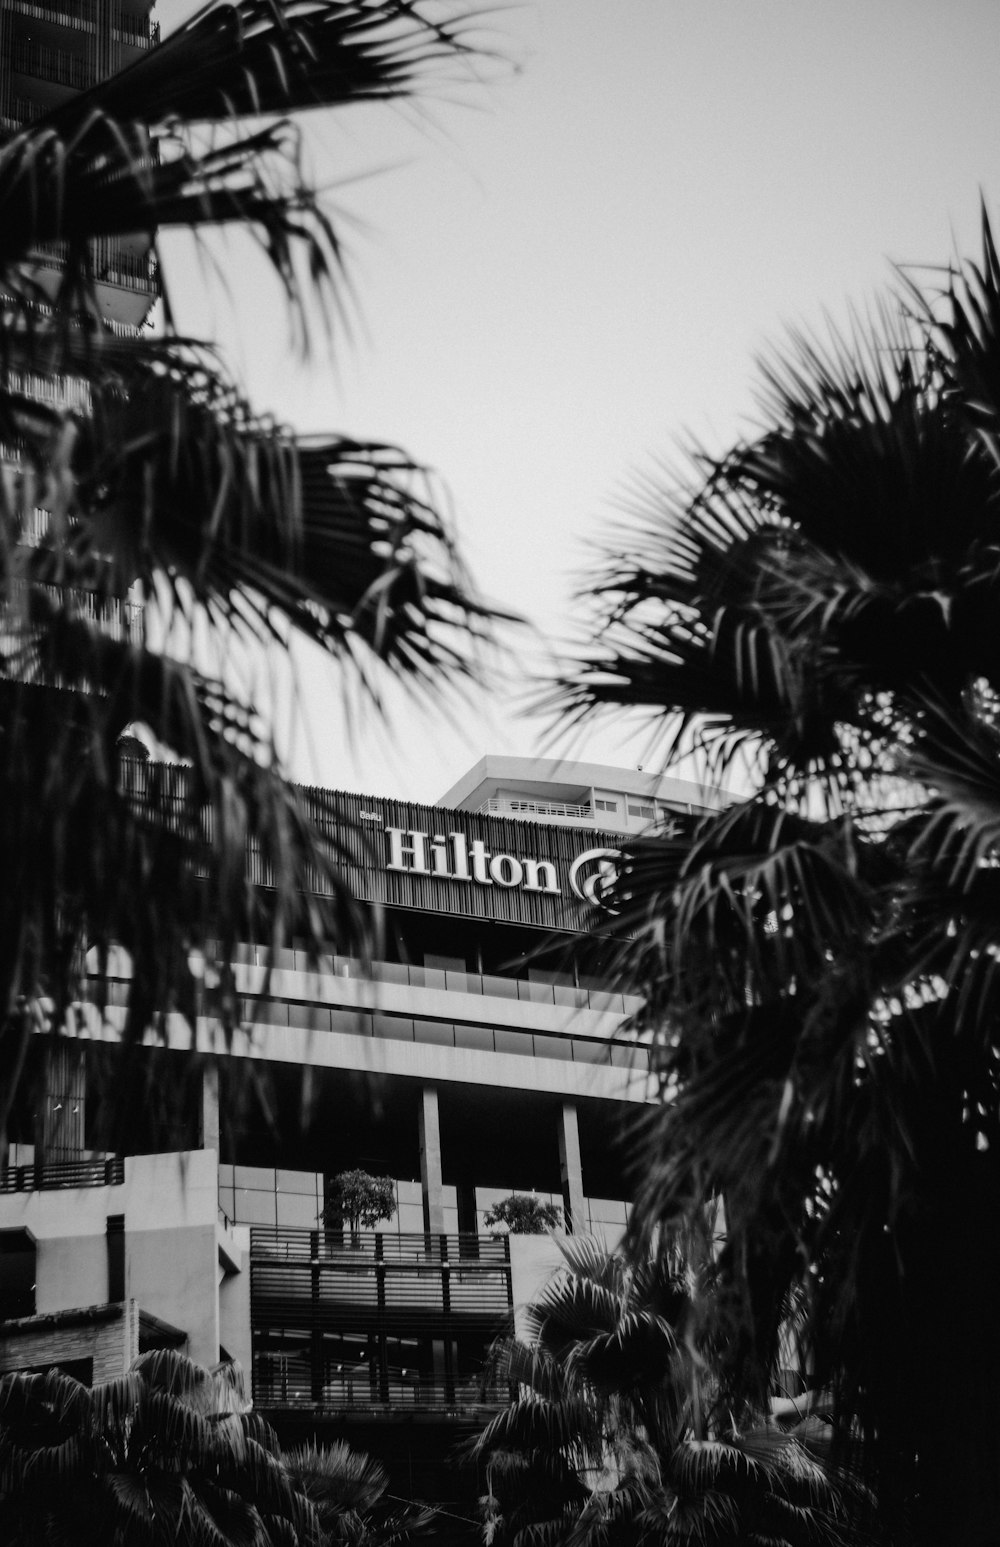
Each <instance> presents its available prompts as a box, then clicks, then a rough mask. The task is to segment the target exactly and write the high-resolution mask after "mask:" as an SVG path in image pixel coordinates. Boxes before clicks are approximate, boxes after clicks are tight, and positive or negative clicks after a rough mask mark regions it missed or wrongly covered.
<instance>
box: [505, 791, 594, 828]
mask: <svg viewBox="0 0 1000 1547" xmlns="http://www.w3.org/2000/svg"><path fill="white" fill-rule="evenodd" d="M476 810H477V812H478V813H479V814H480V815H481V816H486V815H489V816H519V817H542V818H545V817H552V816H555V817H567V818H569V819H570V820H571V821H574V822H590V821H591V820H592V819H593V808H592V807H591V805H590V803H589V802H588V803H587V804H586V805H577V804H575V803H574V802H573V801H569V800H524V799H522V798H521V797H520V796H518V797H516V798H514V797H504V798H503V799H498V798H497V797H496V796H491V797H490V799H489V800H484V801H483V803H482V805H481V806H477V807H476Z"/></svg>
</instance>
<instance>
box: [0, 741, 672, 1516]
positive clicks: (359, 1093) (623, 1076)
mask: <svg viewBox="0 0 1000 1547" xmlns="http://www.w3.org/2000/svg"><path fill="white" fill-rule="evenodd" d="M487 762H488V763H489V765H490V767H491V768H492V770H493V772H494V773H496V772H498V770H500V769H501V765H502V776H503V777H502V786H501V788H502V794H498V793H496V792H493V791H492V787H491V792H490V793H488V794H486V795H485V796H484V797H483V799H480V798H479V796H480V794H481V786H482V779H481V777H480V774H481V769H479V770H472V771H471V773H470V774H469V775H468V776H466V778H465V779H464V780H462V781H460V784H459V785H458V786H456V787H455V788H456V789H458V790H461V791H466V792H467V793H466V794H465V795H462V796H461V797H460V798H461V799H462V800H463V801H465V804H464V805H457V804H453V803H452V804H449V805H440V806H423V805H416V804H413V803H410V802H403V801H397V800H391V799H385V798H383V797H375V796H366V795H345V796H343V797H341V809H342V811H343V813H344V817H345V819H348V820H349V821H350V823H351V824H352V825H353V826H354V827H355V828H356V829H359V830H361V831H362V832H364V833H365V834H367V841H366V842H365V843H363V844H358V843H355V844H354V847H353V857H352V859H351V860H350V862H349V864H348V880H349V882H350V884H351V886H352V888H353V890H354V892H355V893H356V895H358V896H359V897H362V898H364V899H366V900H368V901H369V902H372V903H375V904H378V905H380V907H381V909H382V916H383V919H384V930H383V940H384V944H383V947H382V950H381V954H380V958H379V959H378V960H375V961H370V962H360V961H357V960H353V959H351V958H350V957H348V956H345V955H340V954H337V953H336V951H335V950H331V952H330V954H329V955H327V956H324V957H322V958H321V959H319V960H316V959H314V958H311V957H310V956H309V954H308V953H307V952H306V951H305V950H299V949H297V948H295V947H294V945H293V946H292V947H291V948H290V949H288V950H287V951H285V952H282V953H279V954H278V958H277V960H274V961H271V962H270V963H269V964H266V963H265V961H264V960H263V959H262V958H261V957H259V956H258V953H257V952H256V950H255V949H254V948H253V947H252V946H247V947H245V948H243V949H241V950H240V951H238V952H237V954H236V959H235V961H234V962H233V964H232V969H233V973H234V976H235V987H236V990H237V992H238V994H239V995H240V997H241V1010H242V1016H241V1020H242V1029H241V1030H240V1031H239V1032H237V1033H236V1034H235V1035H234V1036H233V1037H232V1038H231V1039H228V1040H227V1038H226V1037H225V1036H224V1035H223V1033H222V1031H221V1028H220V1027H219V1025H218V1023H217V1022H215V1021H213V1020H212V1019H211V1017H210V1016H208V1015H207V1014H205V1015H202V1016H200V1017H199V1019H198V1024H197V1027H196V1047H197V1051H196V1054H195V1056H194V1057H192V1055H191V1053H190V1052H188V1051H182V1049H184V1048H185V1047H186V1046H189V1045H190V1040H191V1036H190V1030H189V1028H188V1027H187V1026H186V1025H184V1024H182V1023H181V1022H180V1021H179V1020H178V1021H177V1022H176V1024H170V1025H168V1026H167V1028H166V1029H167V1036H168V1042H169V1043H170V1044H171V1045H172V1046H173V1047H174V1048H175V1049H176V1050H175V1051H170V1050H166V1049H161V1050H154V1049H152V1048H150V1049H149V1050H148V1051H147V1052H146V1054H145V1055H144V1056H145V1068H146V1071H147V1076H148V1077H147V1078H146V1083H145V1084H144V1086H143V1087H142V1094H141V1096H139V1097H137V1098H136V1099H135V1100H134V1102H133V1103H132V1105H131V1106H130V1107H129V1109H127V1110H126V1111H124V1112H119V1114H118V1117H119V1123H118V1129H117V1132H118V1142H117V1145H116V1147H115V1149H114V1152H112V1153H109V1152H108V1150H107V1148H106V1146H100V1147H99V1145H98V1140H97V1134H98V1132H99V1125H98V1119H99V1115H100V1113H99V1110H98V1107H99V1105H100V1102H101V1100H102V1091H103V1090H104V1089H105V1088H106V1086H105V1085H102V1077H103V1078H104V1079H106V1077H107V1071H108V1070H109V1069H111V1070H113V1069H114V1067H115V1058H116V1050H115V1048H114V1046H113V1038H114V1029H115V1026H116V1025H121V1020H122V1016H123V1013H124V1012H123V1009H122V1008H117V1007H116V1002H117V1004H121V1003H122V1002H123V1000H124V996H125V993H126V991H127V986H128V971H129V967H128V962H127V961H126V960H125V959H124V958H122V959H121V960H119V961H118V962H115V963H113V964H112V974H111V975H112V982H111V1003H110V1006H109V1008H108V1010H107V1012H106V1015H105V1017H104V1019H103V1021H102V1017H101V1015H100V1014H99V1013H98V1011H97V1008H96V1006H92V1005H91V1006H88V1005H85V1004H84V1005H81V1006H80V1007H79V1008H78V1010H77V1014H76V1029H77V1031H78V1033H79V1041H78V1042H77V1043H76V1044H75V1050H77V1051H82V1052H83V1054H84V1064H85V1068H86V1079H85V1080H84V1081H83V1082H82V1083H79V1082H78V1083H77V1085H76V1086H75V1087H74V1088H72V1089H71V1088H69V1087H67V1090H66V1091H65V1092H59V1091H56V1090H54V1089H53V1088H52V1082H51V1081H50V1082H49V1083H48V1085H47V1086H46V1085H45V1083H44V1082H43V1083H42V1085H41V1086H36V1090H37V1091H38V1098H37V1099H38V1100H40V1101H42V1102H49V1103H51V1104H52V1105H53V1106H56V1105H59V1106H60V1107H65V1106H66V1105H69V1106H71V1107H75V1108H76V1111H75V1112H74V1113H73V1117H72V1121H73V1125H74V1131H75V1133H76V1134H77V1135H78V1141H79V1151H78V1153H77V1155H76V1156H75V1158H74V1159H73V1160H72V1162H70V1161H64V1162H63V1164H61V1165H51V1164H42V1165H38V1166H36V1165H35V1151H34V1149H33V1147H32V1145H33V1135H34V1134H36V1133H37V1132H38V1131H39V1125H40V1124H41V1125H42V1126H44V1123H45V1121H46V1120H47V1117H48V1115H47V1114H46V1113H40V1112H39V1111H37V1110H33V1109H32V1104H31V1102H30V1101H29V1100H28V1098H27V1090H28V1087H27V1086H26V1087H25V1091H26V1095H25V1100H24V1101H23V1102H22V1104H21V1106H20V1108H19V1110H18V1112H17V1113H16V1114H15V1119H14V1124H13V1127H12V1131H11V1138H12V1140H13V1142H12V1144H11V1150H10V1163H9V1165H8V1168H7V1171H6V1173H5V1176H4V1179H3V1193H2V1194H0V1307H2V1309H3V1310H4V1311H5V1314H6V1322H5V1324H4V1325H2V1326H0V1369H3V1368H12V1367H18V1366H20V1367H22V1368H23V1367H28V1366H31V1367H39V1366H43V1365H45V1364H47V1363H62V1362H66V1361H71V1362H72V1361H75V1363H74V1364H73V1365H72V1367H73V1368H75V1369H76V1370H78V1371H79V1372H81V1373H84V1374H87V1373H89V1374H90V1376H91V1378H97V1374H98V1371H107V1369H108V1368H109V1364H113V1363H114V1359H115V1358H116V1357H117V1358H118V1360H119V1363H120V1365H121V1366H122V1367H124V1365H125V1364H127V1360H128V1357H129V1356H133V1355H134V1352H135V1351H137V1350H138V1349H139V1348H140V1347H146V1346H155V1345H156V1343H157V1342H158V1341H159V1342H173V1343H175V1344H177V1345H178V1346H180V1347H182V1348H184V1349H186V1350H187V1351H188V1352H189V1353H191V1354H192V1355H193V1356H194V1357H196V1358H198V1359H201V1360H202V1361H204V1362H207V1363H212V1362H214V1361H215V1360H217V1359H219V1358H225V1357H229V1356H231V1357H236V1358H239V1359H240V1361H241V1362H242V1363H243V1364H244V1365H245V1366H246V1368H247V1369H248V1370H249V1371H250V1372H251V1376H252V1387H253V1395H254V1400H255V1402H256V1403H257V1405H258V1406H259V1407H260V1408H262V1409H263V1410H264V1411H265V1412H266V1413H267V1414H268V1415H269V1416H270V1417H271V1418H272V1419H273V1420H274V1421H275V1422H276V1423H277V1424H278V1426H279V1430H281V1431H282V1432H283V1433H284V1434H285V1435H286V1436H292V1435H297V1436H302V1435H304V1434H317V1435H320V1436H323V1435H330V1434H342V1433H347V1434H348V1435H349V1436H350V1437H351V1438H352V1439H353V1440H354V1441H355V1442H357V1443H359V1444H361V1445H362V1446H364V1447H365V1448H367V1449H369V1450H371V1451H373V1452H375V1453H376V1454H379V1455H381V1456H383V1457H384V1458H385V1459H386V1460H387V1461H388V1463H389V1465H390V1468H391V1469H392V1470H393V1475H394V1476H395V1478H396V1481H397V1482H398V1483H400V1487H398V1488H397V1489H396V1491H397V1492H399V1491H404V1489H405V1488H407V1487H412V1489H413V1491H415V1492H417V1493H423V1494H424V1495H425V1496H428V1495H432V1494H434V1493H437V1494H438V1495H439V1496H442V1495H443V1496H445V1497H446V1496H447V1490H448V1488H449V1487H451V1486H454V1484H453V1482H452V1483H449V1482H448V1480H447V1479H446V1477H445V1476H444V1472H443V1458H444V1456H445V1455H446V1454H447V1452H448V1451H449V1450H450V1448H451V1443H452V1439H453V1437H454V1433H455V1432H461V1431H462V1430H463V1426H464V1428H466V1429H467V1428H468V1427H469V1426H470V1425H471V1424H473V1423H475V1422H477V1421H481V1419H482V1416H483V1412H484V1410H486V1409H488V1408H489V1407H490V1405H491V1404H493V1405H495V1404H496V1403H497V1402H498V1401H502V1400H504V1399H505V1397H506V1393H503V1392H498V1391H496V1390H494V1389H492V1388H491V1387H490V1386H489V1384H488V1382H487V1383H485V1384H484V1349H485V1347H486V1345H487V1343H488V1342H489V1340H490V1338H491V1337H492V1335H493V1333H494V1332H495V1331H496V1330H497V1328H498V1326H499V1324H500V1323H501V1321H502V1319H503V1318H504V1316H505V1315H506V1314H507V1313H508V1312H509V1310H510V1309H511V1307H513V1306H515V1305H517V1304H518V1303H520V1302H523V1301H524V1300H526V1299H527V1298H528V1297H529V1295H530V1294H531V1292H532V1290H533V1289H534V1288H536V1287H537V1284H538V1281H539V1278H540V1277H543V1276H544V1275H545V1273H546V1272H547V1271H548V1268H549V1267H550V1266H551V1261H552V1248H551V1245H550V1243H549V1242H548V1240H547V1239H546V1238H544V1237H543V1238H541V1239H536V1238H530V1237H513V1238H512V1237H509V1236H504V1235H502V1234H501V1235H496V1234H494V1233H491V1232H490V1231H489V1230H488V1229H487V1228H486V1226H485V1217H486V1214H487V1212H488V1211H489V1209H490V1208H491V1206H492V1205H494V1204H495V1203H496V1202H497V1201H499V1200H500V1199H501V1198H504V1197H506V1196H508V1195H509V1194H511V1193H512V1192H518V1193H527V1194H531V1193H534V1194H535V1195H537V1196H538V1197H539V1198H540V1199H542V1200H544V1201H546V1202H552V1203H554V1204H556V1205H558V1206H559V1207H560V1209H561V1210H562V1214H563V1219H564V1223H565V1225H566V1228H568V1229H569V1230H571V1231H574V1232H585V1233H591V1232H597V1233H599V1234H602V1235H604V1236H606V1237H607V1238H609V1239H615V1238H617V1236H618V1235H619V1234H620V1233H621V1231H622V1229H623V1228H624V1226H625V1223H626V1220H627V1212H628V1197H629V1180H628V1175H627V1172H628V1150H627V1146H626V1145H624V1144H623V1138H624V1136H625V1135H626V1134H627V1132H628V1128H629V1124H630V1121H631V1120H632V1119H633V1118H634V1117H635V1116H636V1115H637V1114H639V1113H640V1112H641V1109H642V1106H643V1104H644V1103H645V1102H646V1101H647V1100H648V1099H649V1095H650V1082H649V1072H648V1052H647V1049H646V1048H645V1047H644V1046H642V1045H640V1044H639V1043H638V1042H637V1041H636V1038H635V1037H634V1036H633V1035H632V1033H631V1032H630V1031H629V1028H628V1018H629V1015H630V1013H632V1012H633V1011H634V1010H635V1009H636V1008H637V1007H638V1001H634V1000H631V999H630V998H629V997H628V996H627V995H623V993H622V992H621V990H620V989H619V988H618V987H616V985H615V984H614V983H613V982H611V981H609V980H608V976H607V973H606V971H605V970H604V965H603V962H602V955H603V954H604V950H605V946H604V945H602V933H601V929H600V920H601V918H602V913H601V897H602V883H603V881H604V880H605V879H606V878H607V876H608V875H609V874H610V873H611V871H612V870H613V868H614V865H615V860H616V855H617V845H618V843H619V842H620V841H621V835H622V831H623V824H624V820H625V817H624V816H623V820H622V823H620V824H619V825H618V828H617V831H614V830H609V829H602V828H601V827H599V826H595V825H594V824H593V822H592V820H591V815H590V812H589V811H585V810H584V808H586V807H588V806H589V807H591V808H592V807H593V805H594V803H595V799H596V798H600V799H607V800H610V799H612V798H620V799H621V801H622V802H623V803H624V804H627V803H628V800H629V799H631V797H632V796H635V801H634V802H633V803H640V797H641V803H643V804H645V803H646V802H647V800H651V801H652V802H653V803H654V805H655V803H656V802H657V801H662V802H663V803H664V807H665V808H666V807H670V809H671V811H674V810H675V809H676V808H678V807H679V808H683V809H687V807H688V806H689V805H690V804H691V798H692V795H693V793H694V792H693V791H692V790H691V789H689V788H688V787H686V786H680V785H673V784H671V783H670V781H662V780H660V781H653V782H652V783H650V782H648V781H647V784H645V785H643V787H642V789H641V790H637V789H635V788H634V786H635V782H636V776H635V773H634V771H620V770H613V769H606V768H594V767H593V766H592V765H574V766H573V767H569V766H568V765H553V764H543V763H539V762H532V763H530V764H524V763H519V764H518V769H517V770H515V769H514V768H513V766H512V760H502V759H501V760H496V759H488V760H487ZM491 777H492V775H491ZM588 791H589V795H588V797H587V798H586V799H585V798H583V796H584V794H585V793H586V792H588ZM595 791H602V792H604V793H603V794H601V795H600V796H599V797H597V796H595ZM449 793H450V795H451V794H453V793H454V792H449ZM571 796H572V798H570V797H571ZM501 798H502V799H504V800H509V801H513V802H516V801H528V800H532V801H534V802H535V804H536V806H537V807H538V808H540V810H539V811H535V812H530V813H529V812H526V811H524V810H523V809H522V810H518V811H517V812H516V814H513V813H504V814H498V813H496V812H495V811H494V810H493V809H492V807H491V803H492V802H493V801H495V800H498V799H501ZM484 804H485V806H486V809H484V810H480V809H469V806H470V805H474V806H483V805H484ZM557 806H559V807H563V808H569V807H575V808H579V809H578V810H577V811H576V813H575V814H574V815H573V816H572V817H570V816H567V811H566V810H565V809H560V810H558V811H557V810H554V809H553V810H546V809H545V808H549V807H551V808H555V807H557ZM540 812H542V813H544V814H540ZM626 815H627V813H626ZM656 819H657V818H656V816H655V815H654V818H653V820H654V822H655V821H656ZM595 922H596V924H597V928H596V929H595V928H594V925H595ZM196 966H198V968H199V970H201V967H200V964H196ZM214 970H215V965H214V964H212V963H211V962H206V963H205V965H204V971H205V973H206V974H211V973H212V972H213V971H214ZM109 1039H111V1041H110V1045H109ZM95 1104H96V1105H95ZM355 1168H359V1169H362V1170H365V1171H367V1172H369V1173H370V1174H372V1175H376V1176H380V1177H386V1178H389V1179H391V1183H392V1191H393V1196H394V1200H395V1213H394V1215H393V1218H392V1219H391V1220H388V1221H382V1222H381V1223H380V1224H379V1225H378V1227H377V1228H376V1229H375V1230H371V1231H361V1232H360V1233H355V1234H352V1233H351V1232H350V1230H349V1229H347V1228H346V1227H344V1226H342V1225H338V1224H337V1222H336V1221H331V1220H330V1218H329V1211H327V1210H325V1204H326V1202H327V1198H328V1193H329V1188H330V1179H331V1178H332V1177H334V1176H336V1175H337V1174H338V1173H340V1172H343V1171H345V1170H349V1169H355ZM324 1216H326V1217H324ZM88 1360H89V1361H90V1362H89V1364H88V1362H87V1361H88ZM449 1436H450V1437H449ZM408 1478H409V1479H410V1482H409V1483H407V1481H406V1480H407V1479H408Z"/></svg>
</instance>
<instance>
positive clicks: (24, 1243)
mask: <svg viewBox="0 0 1000 1547" xmlns="http://www.w3.org/2000/svg"><path fill="white" fill-rule="evenodd" d="M34 1314H35V1242H34V1239H33V1237H32V1236H31V1235H29V1233H28V1231H27V1230H0V1321H9V1320H12V1319H13V1318H14V1317H15V1316H34Z"/></svg>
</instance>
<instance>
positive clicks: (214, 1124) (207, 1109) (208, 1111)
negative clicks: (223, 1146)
mask: <svg viewBox="0 0 1000 1547" xmlns="http://www.w3.org/2000/svg"><path fill="white" fill-rule="evenodd" d="M199 1126H200V1130H201V1134H200V1137H201V1148H202V1149H203V1150H214V1151H215V1153H216V1155H219V1154H221V1150H220V1146H219V1065H218V1063H217V1061H216V1060H215V1059H214V1058H210V1059H208V1060H207V1062H206V1063H205V1065H204V1067H203V1069H202V1071H201V1113H200V1124H199Z"/></svg>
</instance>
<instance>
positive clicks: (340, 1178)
mask: <svg viewBox="0 0 1000 1547" xmlns="http://www.w3.org/2000/svg"><path fill="white" fill-rule="evenodd" d="M395 1212H396V1191H395V1187H394V1186H393V1181H392V1178H391V1177H390V1176H369V1174H368V1172H367V1171H360V1170H355V1171H339V1172H338V1173H337V1175H336V1176H335V1177H334V1178H333V1179H332V1181H331V1183H330V1186H329V1190H328V1193H327V1200H326V1208H325V1209H324V1210H323V1219H324V1222H325V1223H326V1224H328V1225H341V1226H343V1225H347V1226H348V1228H349V1229H350V1232H351V1235H352V1236H354V1235H357V1233H358V1231H359V1230H374V1228H375V1226H376V1225H377V1224H378V1223H379V1221H380V1220H382V1219H392V1217H393V1215H394V1214H395Z"/></svg>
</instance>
